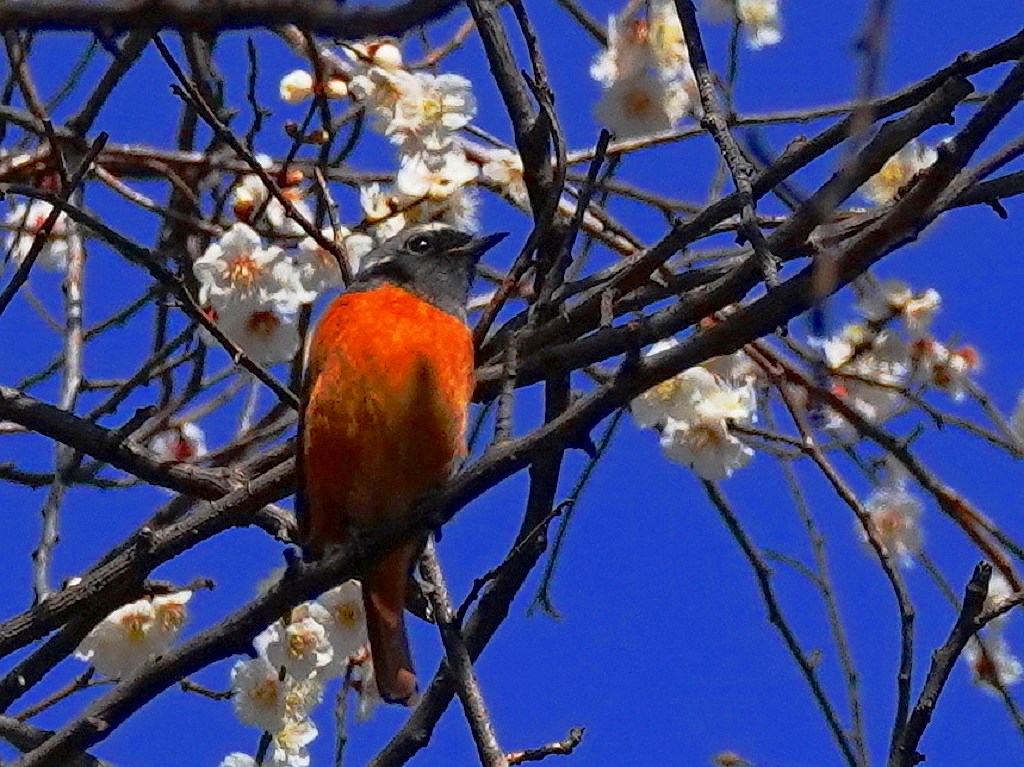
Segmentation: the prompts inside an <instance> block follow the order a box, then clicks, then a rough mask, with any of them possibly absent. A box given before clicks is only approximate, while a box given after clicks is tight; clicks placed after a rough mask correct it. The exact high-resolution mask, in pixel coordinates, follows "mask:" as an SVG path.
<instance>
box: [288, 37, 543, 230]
mask: <svg viewBox="0 0 1024 767" xmlns="http://www.w3.org/2000/svg"><path fill="white" fill-rule="evenodd" d="M344 52H345V54H346V59H347V62H346V68H345V69H344V71H342V72H339V73H337V74H336V75H333V76H332V77H331V78H330V79H328V80H327V82H326V83H323V84H320V83H317V82H315V80H314V78H313V76H312V75H310V74H309V73H306V72H301V71H298V72H292V73H291V74H289V75H288V76H287V77H286V78H285V79H284V80H282V82H281V95H282V98H284V99H285V100H286V101H289V102H291V103H295V102H297V101H299V100H302V99H304V98H309V97H310V96H312V95H314V94H317V93H320V94H323V95H325V96H326V97H329V98H340V97H342V95H343V94H344V95H347V96H348V97H349V98H351V99H352V101H353V102H354V103H355V104H357V105H358V106H360V107H361V108H362V109H364V110H365V112H366V114H367V115H368V116H369V118H370V125H371V127H372V128H373V129H374V130H376V131H377V132H378V133H380V134H382V135H384V136H385V137H386V138H387V139H388V140H390V141H391V142H392V143H393V144H395V145H396V147H397V148H398V161H399V170H398V173H397V175H396V178H395V182H394V185H393V186H384V185H382V184H377V183H375V184H369V185H367V186H365V187H364V188H362V189H361V191H360V203H361V207H362V211H363V222H362V225H361V229H363V230H365V231H366V232H367V233H369V234H370V235H372V240H371V239H368V240H364V241H363V242H361V243H360V244H359V248H362V249H365V247H367V243H369V244H370V245H372V243H373V242H382V241H383V240H386V239H388V238H389V237H391V236H393V235H395V234H397V233H398V232H399V231H401V230H402V229H403V228H405V227H406V226H411V225H415V224H421V223H428V222H433V221H440V222H444V223H447V224H450V225H452V226H456V227H458V228H461V229H465V230H473V229H476V228H477V200H476V197H475V194H474V191H473V189H472V185H473V184H475V183H477V182H478V181H480V180H482V181H483V182H484V183H486V184H488V185H489V186H491V187H492V188H494V189H495V190H496V191H500V192H501V193H503V194H505V195H507V196H508V197H509V199H511V200H512V201H513V202H514V203H515V204H517V205H519V206H520V207H525V205H526V203H527V199H526V187H525V185H524V183H523V168H522V162H521V161H520V159H519V156H518V154H517V153H515V152H513V151H511V150H508V149H495V150H488V149H483V148H481V147H476V146H471V145H470V144H469V143H467V142H464V141H463V140H462V139H461V138H460V137H459V135H458V133H459V131H461V130H462V129H463V128H465V127H466V126H467V125H469V122H470V121H471V120H472V119H473V117H474V116H475V115H476V99H475V97H474V96H473V91H472V86H471V84H470V82H469V80H467V79H466V78H465V77H462V76H461V75H456V74H439V75H438V74H431V73H428V72H412V71H410V70H409V69H407V68H406V66H405V63H404V60H403V57H402V52H401V50H400V49H399V47H398V45H397V44H396V43H395V41H393V40H391V39H388V38H382V39H376V40H369V41H364V42H360V43H354V44H350V45H346V47H345V48H344ZM470 149H471V151H468V150H470ZM346 236H349V233H346ZM363 236H364V237H365V235H363Z"/></svg>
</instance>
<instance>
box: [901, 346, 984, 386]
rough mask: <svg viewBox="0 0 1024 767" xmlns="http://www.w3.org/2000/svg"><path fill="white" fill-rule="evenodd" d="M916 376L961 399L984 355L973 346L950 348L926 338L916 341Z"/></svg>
mask: <svg viewBox="0 0 1024 767" xmlns="http://www.w3.org/2000/svg"><path fill="white" fill-rule="evenodd" d="M914 362H915V363H916V367H915V375H916V376H917V379H918V380H922V381H924V382H926V383H928V384H929V385H931V386H934V387H935V388H936V389H941V390H942V391H944V392H946V393H947V394H949V395H950V396H951V397H952V398H953V399H954V401H956V402H960V401H962V400H963V399H964V397H965V396H966V395H967V391H968V390H969V387H970V382H971V379H970V375H971V373H974V372H976V371H978V370H979V369H980V368H981V357H980V355H979V354H978V352H977V350H976V349H975V348H974V347H972V346H962V347H960V348H959V349H950V348H949V347H947V346H946V345H945V344H941V343H939V342H938V341H936V340H934V339H931V338H926V339H922V340H920V341H918V342H916V343H915V344H914Z"/></svg>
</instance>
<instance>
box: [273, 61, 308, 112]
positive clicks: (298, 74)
mask: <svg viewBox="0 0 1024 767" xmlns="http://www.w3.org/2000/svg"><path fill="white" fill-rule="evenodd" d="M280 91H281V100H282V101H285V102H287V103H289V104H298V103H299V102H301V101H305V100H306V99H308V98H310V97H311V96H312V95H313V75H311V74H310V73H309V72H307V71H306V70H304V69H296V70H295V71H294V72H289V73H288V74H286V75H285V76H284V77H283V78H281V87H280Z"/></svg>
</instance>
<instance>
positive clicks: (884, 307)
mask: <svg viewBox="0 0 1024 767" xmlns="http://www.w3.org/2000/svg"><path fill="white" fill-rule="evenodd" d="M941 304H942V297H941V296H940V295H939V292H938V291H937V290H935V289H934V288H928V289H927V290H925V291H923V292H921V293H917V294H915V293H914V292H913V291H912V290H911V289H910V286H909V285H907V283H905V282H903V281H902V280H886V281H885V282H882V283H881V284H880V285H878V287H877V288H875V287H873V286H870V285H867V286H864V287H863V288H862V290H861V294H860V296H859V297H858V300H857V305H858V307H859V308H860V311H861V313H862V314H863V315H864V317H865V318H866V319H868V320H870V321H871V322H882V321H884V320H886V319H888V318H889V317H891V316H893V315H894V314H895V315H896V316H897V317H899V318H901V319H902V320H903V322H904V324H905V325H906V328H907V332H908V333H909V334H910V336H911V338H914V339H918V338H922V337H924V335H925V334H926V333H927V332H928V329H929V328H930V327H931V323H932V320H933V319H934V317H935V314H936V312H938V310H939V307H940V305H941Z"/></svg>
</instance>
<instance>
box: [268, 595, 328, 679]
mask: <svg viewBox="0 0 1024 767" xmlns="http://www.w3.org/2000/svg"><path fill="white" fill-rule="evenodd" d="M327 620H330V615H329V614H328V613H327V610H326V609H325V608H323V607H321V606H320V605H318V604H317V603H315V602H311V603H308V604H305V605H303V609H302V611H301V612H299V614H298V615H293V616H292V620H291V621H290V622H289V623H288V624H284V623H282V622H281V621H276V622H274V623H273V624H271V625H270V626H269V627H268V628H267V629H266V630H265V631H264V632H263V633H262V634H260V635H259V636H257V637H256V639H255V640H254V641H253V646H254V647H255V648H256V651H257V652H258V653H259V654H260V655H262V656H264V657H265V658H266V659H267V660H268V661H269V662H270V664H271V665H272V666H273V667H274V668H282V667H283V668H284V669H285V671H286V672H288V675H289V676H290V677H291V678H292V679H295V680H299V681H301V680H304V679H309V677H311V676H313V674H314V673H315V672H316V671H317V669H320V668H323V667H324V666H326V665H327V664H328V663H330V662H331V659H332V658H333V657H334V651H333V648H332V647H331V644H330V642H328V641H327V632H326V630H325V629H324V622H325V621H327Z"/></svg>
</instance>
